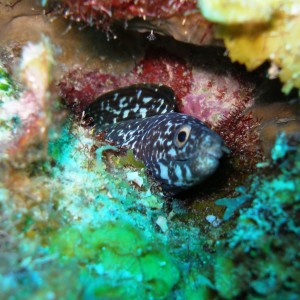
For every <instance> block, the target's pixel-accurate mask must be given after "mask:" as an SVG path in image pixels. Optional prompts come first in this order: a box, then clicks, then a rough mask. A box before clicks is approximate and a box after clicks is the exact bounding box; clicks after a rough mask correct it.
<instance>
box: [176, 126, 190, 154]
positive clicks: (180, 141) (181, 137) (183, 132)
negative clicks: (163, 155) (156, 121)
mask: <svg viewBox="0 0 300 300" xmlns="http://www.w3.org/2000/svg"><path fill="white" fill-rule="evenodd" d="M190 132H191V127H190V126H189V125H183V126H182V127H180V128H179V129H178V131H177V133H176V135H175V145H176V146H177V147H179V148H182V147H183V146H184V145H185V143H186V142H187V140H188V139H189V136H190Z"/></svg>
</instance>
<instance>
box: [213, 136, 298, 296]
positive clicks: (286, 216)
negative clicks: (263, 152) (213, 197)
mask: <svg viewBox="0 0 300 300" xmlns="http://www.w3.org/2000/svg"><path fill="white" fill-rule="evenodd" d="M272 158H273V160H272V161H271V162H270V163H269V166H268V167H266V168H270V169H269V170H268V171H266V173H265V174H264V171H262V174H260V175H259V176H258V175H256V176H253V178H252V180H251V182H250V183H249V185H248V186H247V187H244V188H240V189H239V190H238V191H239V193H240V195H239V196H238V197H237V198H235V199H229V198H227V199H222V201H220V200H219V204H222V205H225V204H226V205H227V206H228V207H229V209H230V210H231V207H230V200H233V206H235V205H236V203H237V202H239V201H240V202H244V203H246V202H247V201H248V205H249V201H250V203H251V204H250V207H249V208H243V209H240V216H239V217H238V218H237V223H236V227H235V228H234V229H233V230H232V231H231V232H229V234H228V238H227V240H225V241H224V242H222V243H221V244H220V248H219V249H218V251H217V260H216V265H215V268H214V277H215V284H216V289H217V291H218V293H219V294H220V295H221V296H222V297H224V298H225V299H232V298H233V297H236V296H239V295H241V294H243V293H246V294H247V295H248V297H249V299H257V298H255V297H258V296H259V297H267V298H268V299H297V298H298V297H299V294H300V276H299V275H300V257H299V250H300V248H299V239H300V223H299V213H300V163H299V162H300V146H299V142H296V144H295V145H294V146H292V145H289V143H288V140H287V137H286V136H285V135H284V134H280V135H279V136H278V138H277V141H276V143H275V146H274V148H273V150H272ZM244 200H246V201H244Z"/></svg>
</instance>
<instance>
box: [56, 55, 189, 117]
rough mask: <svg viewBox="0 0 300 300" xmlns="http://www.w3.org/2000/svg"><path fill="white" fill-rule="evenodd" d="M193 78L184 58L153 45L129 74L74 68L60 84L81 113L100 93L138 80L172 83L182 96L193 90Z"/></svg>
mask: <svg viewBox="0 0 300 300" xmlns="http://www.w3.org/2000/svg"><path fill="white" fill-rule="evenodd" d="M191 81H192V71H191V67H190V66H188V64H187V63H186V62H185V61H184V60H183V59H182V58H179V57H178V56H176V55H173V54H171V53H168V52H166V51H165V50H163V51H158V50H152V49H151V50H149V51H148V52H147V54H146V56H145V58H144V59H142V60H141V61H140V62H139V63H138V64H137V65H136V67H135V68H134V69H132V70H131V71H129V72H128V73H127V74H121V75H118V76H116V75H112V74H106V73H102V72H101V71H89V72H84V71H83V70H82V69H80V68H75V69H74V70H71V71H70V72H69V73H67V74H66V75H65V76H64V77H63V78H62V80H61V81H60V83H59V87H60V91H61V96H62V98H64V99H65V102H66V104H67V105H68V106H69V107H70V108H71V109H72V110H73V112H75V113H76V114H77V115H79V116H81V113H82V112H83V110H84V109H85V107H86V106H88V105H89V104H90V103H91V102H93V101H94V100H95V99H96V98H97V97H98V96H100V95H101V94H104V93H106V92H109V91H111V90H114V89H116V88H120V87H124V86H126V85H130V84H137V83H160V84H165V85H168V86H170V87H171V88H172V89H173V90H174V91H175V94H176V96H177V97H178V98H179V99H180V98H182V97H184V96H185V95H187V94H188V92H189V91H190V85H191Z"/></svg>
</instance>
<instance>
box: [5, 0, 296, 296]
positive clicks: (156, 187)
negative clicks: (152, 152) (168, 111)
mask: <svg viewBox="0 0 300 300" xmlns="http://www.w3.org/2000/svg"><path fill="white" fill-rule="evenodd" d="M299 37H300V3H299V1H297V0H289V1H283V0H282V1H280V0H268V1H264V2H262V1H251V2H250V1H249V2H245V1H242V0H234V1H229V0H215V1H209V0H199V1H194V0H190V1H188V0H183V1H179V0H178V1H177V0H173V1H171V0H157V1H145V0H136V1H130V0H114V1H112V0H107V1H100V0H96V1H95V0H85V1H79V0H76V1H68V0H61V1H39V0H19V1H12V0H11V1H1V2H0V287H1V288H0V298H1V299H241V298H242V299H291V300H294V299H295V300H296V299H299V298H300V244H299V241H300V142H299V141H300V134H299V132H300V102H299V101H300V100H299V88H300V56H299V49H300V39H299ZM143 83H151V84H164V85H166V86H169V87H171V88H172V89H173V91H174V93H175V96H176V105H177V109H178V111H179V112H182V113H185V114H188V115H191V116H193V117H195V118H197V119H199V120H201V121H203V122H205V123H206V124H207V125H208V126H209V127H210V128H211V129H212V130H214V131H215V132H217V133H218V134H219V135H220V136H221V137H222V138H223V140H224V143H225V145H226V146H227V147H228V148H229V149H230V153H228V154H227V155H225V156H224V157H223V158H222V160H221V162H220V166H219V168H218V169H217V171H216V172H215V173H214V174H213V175H212V176H211V177H210V178H208V179H207V180H206V181H204V182H203V183H201V184H199V185H197V186H195V187H193V188H191V189H190V190H188V191H184V192H183V193H180V194H178V195H175V196H174V195H167V194H165V193H164V191H163V190H162V188H161V186H160V184H159V183H158V182H156V181H155V180H154V179H153V178H151V176H149V172H148V171H147V169H146V167H145V165H144V163H142V162H141V161H138V160H136V159H135V157H134V153H133V152H132V151H130V150H129V151H125V150H124V149H122V148H119V147H116V146H115V145H112V144H107V143H105V142H103V141H102V140H101V139H100V140H99V139H95V137H94V136H93V135H92V134H91V133H90V130H89V129H88V128H87V127H86V126H85V125H84V124H83V122H82V121H83V117H84V116H83V113H84V109H85V108H86V107H87V106H88V105H90V104H91V103H93V101H95V99H96V98H97V97H98V96H100V95H102V94H104V93H106V92H109V91H114V90H116V89H118V88H121V87H125V86H129V85H132V84H143Z"/></svg>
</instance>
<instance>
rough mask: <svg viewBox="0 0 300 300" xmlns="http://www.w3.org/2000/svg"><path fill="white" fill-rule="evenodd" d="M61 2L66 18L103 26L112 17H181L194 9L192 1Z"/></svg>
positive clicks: (112, 0) (117, 0) (111, 0)
mask: <svg viewBox="0 0 300 300" xmlns="http://www.w3.org/2000/svg"><path fill="white" fill-rule="evenodd" d="M62 3H63V7H64V9H65V16H66V17H68V18H70V19H71V20H76V21H77V20H80V21H84V22H86V23H87V24H89V25H91V26H92V25H95V26H97V27H101V28H105V27H106V28H107V26H108V25H109V24H110V23H111V22H112V21H113V20H120V19H122V20H129V19H132V18H134V17H140V18H143V19H146V18H156V19H165V18H170V17H172V16H176V15H182V16H183V15H184V14H187V13H188V12H193V11H194V10H195V9H197V6H196V3H197V1H195V0H193V1H189V0H183V1H181V0H160V1H147V0H126V1H124V0H105V1H101V0H98V1H97V0H81V1H80V0H77V1H70V0H64V1H62Z"/></svg>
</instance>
